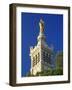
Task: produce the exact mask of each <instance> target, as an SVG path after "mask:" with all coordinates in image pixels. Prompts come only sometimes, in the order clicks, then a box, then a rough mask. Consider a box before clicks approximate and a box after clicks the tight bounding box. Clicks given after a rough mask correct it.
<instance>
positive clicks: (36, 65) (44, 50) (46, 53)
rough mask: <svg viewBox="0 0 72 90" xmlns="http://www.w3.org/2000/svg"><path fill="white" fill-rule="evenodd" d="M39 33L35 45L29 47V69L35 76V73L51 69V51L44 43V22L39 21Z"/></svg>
mask: <svg viewBox="0 0 72 90" xmlns="http://www.w3.org/2000/svg"><path fill="white" fill-rule="evenodd" d="M39 27H40V32H39V35H38V37H37V41H38V43H37V45H36V46H35V47H30V57H31V69H30V72H31V74H33V75H36V73H37V72H41V71H43V70H48V68H51V56H52V49H51V48H49V47H48V45H47V43H46V37H45V35H44V21H43V20H42V19H41V20H40V22H39Z"/></svg>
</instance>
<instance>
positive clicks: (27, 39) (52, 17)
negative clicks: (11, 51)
mask: <svg viewBox="0 0 72 90" xmlns="http://www.w3.org/2000/svg"><path fill="white" fill-rule="evenodd" d="M40 19H43V21H44V23H45V31H44V34H45V36H46V42H47V44H48V46H49V47H51V45H53V47H54V51H55V52H58V51H63V15H60V14H59V15H57V14H42V13H40V14H39V13H22V14H21V21H22V24H21V25H22V26H21V30H22V31H21V32H22V35H21V36H22V37H21V40H22V47H21V50H22V63H21V64H22V65H21V66H22V67H21V75H22V76H26V74H27V73H28V72H29V70H30V65H31V62H30V56H29V54H30V47H31V46H35V45H36V44H37V36H38V35H39V21H40Z"/></svg>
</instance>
